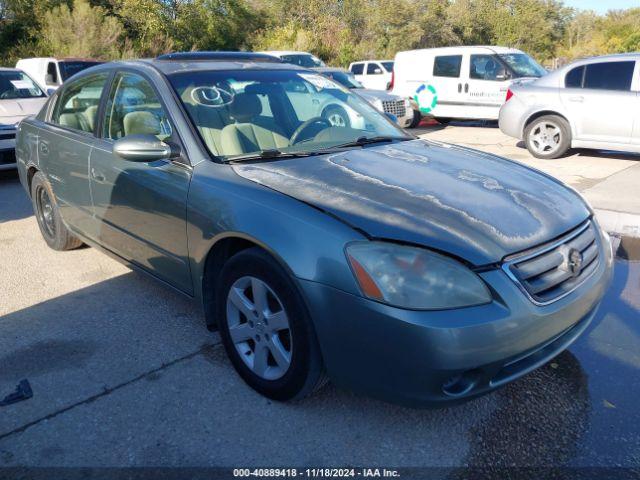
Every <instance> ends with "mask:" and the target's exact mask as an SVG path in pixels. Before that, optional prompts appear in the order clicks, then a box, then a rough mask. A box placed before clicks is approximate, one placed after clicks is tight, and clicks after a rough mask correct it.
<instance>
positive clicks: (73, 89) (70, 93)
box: [51, 72, 109, 132]
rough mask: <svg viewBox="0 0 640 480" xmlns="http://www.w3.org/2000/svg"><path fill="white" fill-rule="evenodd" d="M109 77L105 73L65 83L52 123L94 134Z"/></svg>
mask: <svg viewBox="0 0 640 480" xmlns="http://www.w3.org/2000/svg"><path fill="white" fill-rule="evenodd" d="M108 77H109V73H108V72H105V73H100V74H97V75H92V76H90V77H86V78H81V79H78V80H76V81H71V82H69V83H65V85H64V86H63V87H62V92H61V93H60V94H59V95H58V101H57V103H56V106H55V109H54V111H53V115H52V116H51V123H55V124H57V125H60V126H61V127H65V128H70V129H72V130H78V131H81V132H93V129H94V126H95V123H96V114H97V113H98V105H99V103H100V97H101V96H102V91H103V90H104V86H105V84H106V83H107V78H108Z"/></svg>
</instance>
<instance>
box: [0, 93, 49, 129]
mask: <svg viewBox="0 0 640 480" xmlns="http://www.w3.org/2000/svg"><path fill="white" fill-rule="evenodd" d="M46 101H47V97H37V98H20V99H0V124H5V125H9V124H14V123H17V122H19V121H20V120H22V119H23V118H25V117H28V116H29V115H36V114H37V113H38V112H40V109H41V108H42V106H43V105H44V104H45V103H46Z"/></svg>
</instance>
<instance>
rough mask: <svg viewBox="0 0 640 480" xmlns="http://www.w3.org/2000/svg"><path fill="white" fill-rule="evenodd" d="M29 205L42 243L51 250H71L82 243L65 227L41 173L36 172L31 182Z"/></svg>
mask: <svg viewBox="0 0 640 480" xmlns="http://www.w3.org/2000/svg"><path fill="white" fill-rule="evenodd" d="M31 203H32V204H33V212H34V214H35V216H36V220H37V221H38V227H40V233H42V237H43V238H44V241H45V242H47V245H49V247H50V248H52V249H53V250H73V249H74V248H78V247H80V246H82V245H83V244H82V241H81V240H80V239H78V238H77V237H75V236H74V235H73V234H72V233H71V232H70V231H69V229H68V228H67V227H66V225H65V224H64V222H63V221H62V217H61V216H60V209H59V207H58V203H57V202H56V197H55V195H54V194H53V190H52V189H51V185H49V182H48V181H47V179H46V177H45V176H44V174H43V173H42V172H36V174H35V175H34V176H33V179H32V180H31Z"/></svg>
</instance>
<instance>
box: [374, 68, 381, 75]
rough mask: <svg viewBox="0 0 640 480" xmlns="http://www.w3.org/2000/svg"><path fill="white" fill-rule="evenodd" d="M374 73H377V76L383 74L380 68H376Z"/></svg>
mask: <svg viewBox="0 0 640 480" xmlns="http://www.w3.org/2000/svg"><path fill="white" fill-rule="evenodd" d="M373 73H375V74H376V75H380V74H381V73H382V70H381V69H379V68H376V69H375V70H374V71H373Z"/></svg>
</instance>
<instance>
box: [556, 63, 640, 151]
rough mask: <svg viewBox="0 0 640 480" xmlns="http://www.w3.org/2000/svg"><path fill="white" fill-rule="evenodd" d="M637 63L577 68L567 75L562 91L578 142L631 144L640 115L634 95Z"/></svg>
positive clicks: (635, 95) (602, 64)
mask: <svg viewBox="0 0 640 480" xmlns="http://www.w3.org/2000/svg"><path fill="white" fill-rule="evenodd" d="M635 70H636V62H635V61H634V60H619V61H608V62H597V63H590V64H586V65H581V66H578V67H576V68H574V69H572V70H569V72H567V75H566V76H565V88H563V89H561V90H560V98H561V101H562V104H563V106H564V107H565V109H566V110H567V112H568V114H569V116H570V122H571V124H572V127H573V130H574V131H573V135H574V138H575V139H576V140H581V141H587V142H603V143H612V144H625V143H630V142H631V135H632V133H633V125H634V120H635V117H636V115H637V111H638V107H639V106H638V94H637V92H635V91H632V89H631V87H632V84H633V81H634V72H635Z"/></svg>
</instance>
